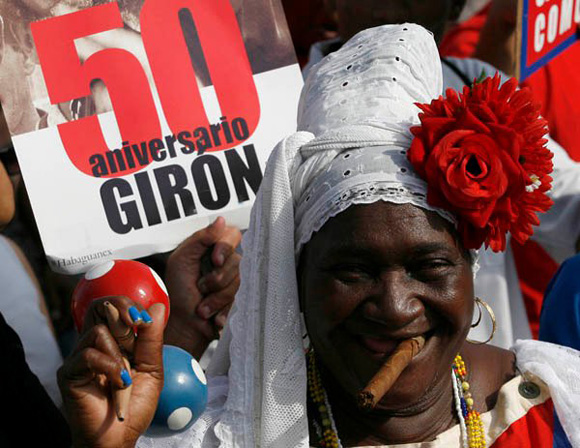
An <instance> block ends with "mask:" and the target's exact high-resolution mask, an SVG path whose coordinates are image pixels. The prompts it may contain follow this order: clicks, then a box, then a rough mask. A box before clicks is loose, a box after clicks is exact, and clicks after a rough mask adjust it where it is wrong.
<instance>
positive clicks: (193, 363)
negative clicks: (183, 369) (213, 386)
mask: <svg viewBox="0 0 580 448" xmlns="http://www.w3.org/2000/svg"><path fill="white" fill-rule="evenodd" d="M191 368H192V369H193V373H195V376H197V379H198V380H199V381H201V384H207V379H206V377H205V373H204V372H203V369H202V368H201V366H200V365H199V363H198V362H197V361H196V360H195V359H192V360H191Z"/></svg>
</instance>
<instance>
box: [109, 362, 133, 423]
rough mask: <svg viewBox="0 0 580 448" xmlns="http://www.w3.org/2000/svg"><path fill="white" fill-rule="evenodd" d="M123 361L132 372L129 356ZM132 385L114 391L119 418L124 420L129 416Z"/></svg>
mask: <svg viewBox="0 0 580 448" xmlns="http://www.w3.org/2000/svg"><path fill="white" fill-rule="evenodd" d="M123 363H125V369H127V372H131V364H129V361H128V360H127V358H125V357H123ZM132 388H133V386H132V385H130V386H127V387H126V388H125V389H116V390H114V391H113V402H114V403H115V414H117V419H118V420H119V421H120V422H122V421H124V420H125V417H126V416H127V411H128V410H129V401H130V399H131V389H132Z"/></svg>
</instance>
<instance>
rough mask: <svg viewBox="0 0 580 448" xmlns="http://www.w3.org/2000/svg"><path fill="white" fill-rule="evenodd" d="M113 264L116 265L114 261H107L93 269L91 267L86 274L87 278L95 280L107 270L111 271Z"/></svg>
mask: <svg viewBox="0 0 580 448" xmlns="http://www.w3.org/2000/svg"><path fill="white" fill-rule="evenodd" d="M113 266H115V262H114V261H107V262H106V263H103V264H100V265H98V266H95V267H94V268H93V269H91V270H90V271H88V272H87V273H86V274H85V279H86V280H95V279H96V278H100V277H102V276H103V275H105V274H106V273H107V272H109V271H110V270H111V269H113Z"/></svg>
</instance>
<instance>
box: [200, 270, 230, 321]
mask: <svg viewBox="0 0 580 448" xmlns="http://www.w3.org/2000/svg"><path fill="white" fill-rule="evenodd" d="M239 286H240V277H239V275H236V276H235V277H234V278H233V279H232V281H231V282H230V284H229V285H228V286H226V287H225V288H222V289H220V290H218V291H216V292H214V293H211V294H210V295H208V296H207V297H205V298H204V299H203V300H202V302H201V303H200V304H199V306H198V308H197V314H198V315H199V316H200V317H201V318H203V319H209V318H210V317H212V316H214V315H215V314H216V313H218V312H220V311H221V310H223V309H224V308H226V307H228V306H231V304H232V303H233V302H234V298H235V296H236V293H237V292H238V288H239Z"/></svg>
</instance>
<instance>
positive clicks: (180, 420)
mask: <svg viewBox="0 0 580 448" xmlns="http://www.w3.org/2000/svg"><path fill="white" fill-rule="evenodd" d="M192 417H193V413H192V412H191V409H189V408H186V407H182V408H179V409H176V410H175V411H173V412H172V413H171V415H170V416H169V418H168V419H167V426H168V427H169V429H171V430H172V431H180V430H182V429H183V428H185V427H186V426H187V425H188V424H189V422H190V421H191V419H192Z"/></svg>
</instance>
